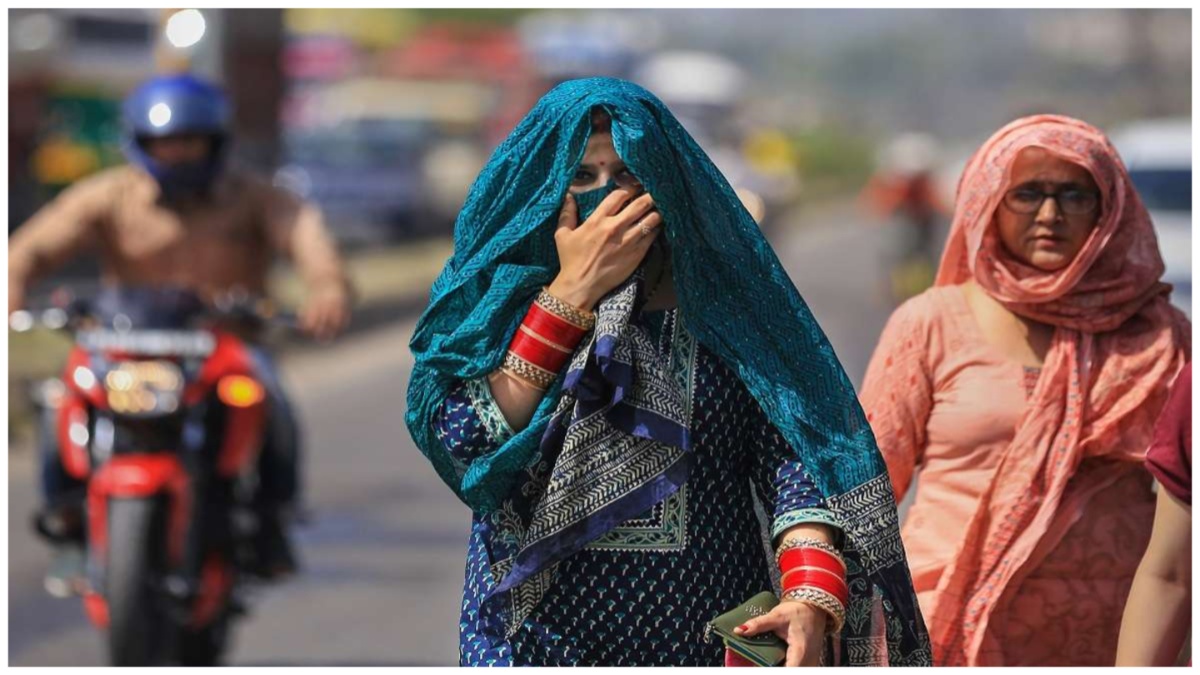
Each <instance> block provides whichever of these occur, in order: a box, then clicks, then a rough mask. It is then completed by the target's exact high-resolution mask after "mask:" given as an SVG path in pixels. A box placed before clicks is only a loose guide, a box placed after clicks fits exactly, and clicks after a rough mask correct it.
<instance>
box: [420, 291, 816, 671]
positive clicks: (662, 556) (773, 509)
mask: <svg viewBox="0 0 1200 675" xmlns="http://www.w3.org/2000/svg"><path fill="white" fill-rule="evenodd" d="M664 314H665V317H670V315H671V314H672V312H667V313H658V314H657V315H655V314H650V315H644V316H643V317H642V318H641V319H640V321H642V322H645V325H646V327H647V328H648V329H649V330H651V331H652V333H656V334H657V336H658V337H659V339H660V340H662V339H663V338H664V337H665V334H664V333H663V329H662V324H663V321H664V318H665V317H664V316H663V315H664ZM666 342H669V340H668V341H666ZM668 348H670V345H669V344H664V349H668ZM692 377H694V380H693V381H694V394H693V398H692V406H693V410H692V416H691V419H692V433H693V436H694V450H693V452H692V456H691V472H690V475H689V478H688V480H687V482H686V483H685V485H684V487H683V488H682V489H680V490H679V491H678V492H676V493H675V494H672V495H671V496H669V497H667V498H666V499H665V500H663V501H662V502H660V503H659V504H657V505H656V506H655V507H654V508H652V509H650V510H649V511H648V512H647V513H645V514H643V515H642V516H641V517H639V518H635V519H632V520H628V521H626V522H624V523H622V524H621V525H619V526H618V527H617V528H615V529H614V530H612V531H610V532H609V533H608V534H606V535H604V536H603V537H601V538H600V539H598V540H596V541H593V542H592V543H591V544H589V545H588V546H587V547H586V548H584V549H583V550H581V551H579V552H578V553H576V554H574V555H573V556H571V557H569V558H567V559H566V560H565V561H563V562H562V563H561V564H559V566H558V568H557V570H556V571H555V573H554V576H553V580H552V582H551V583H550V585H549V588H548V589H547V590H546V592H545V596H544V597H543V598H541V600H540V601H539V602H538V603H537V605H536V608H534V609H533V611H532V613H531V614H530V615H529V616H528V617H527V618H526V619H525V620H524V622H523V623H522V624H521V626H520V628H519V629H518V630H517V631H516V633H515V634H514V635H512V636H511V637H505V631H504V628H503V625H502V622H501V620H500V618H499V617H498V616H495V615H494V613H491V612H489V610H488V609H487V607H488V606H487V605H484V604H482V600H483V598H484V597H485V596H486V594H487V592H488V591H489V590H490V589H491V588H492V586H493V584H494V581H493V576H492V573H491V570H490V566H489V562H488V560H489V558H488V550H489V549H491V550H493V551H496V550H505V549H506V547H511V546H513V545H514V543H513V542H507V541H504V536H505V535H504V531H503V528H502V527H497V520H496V519H497V518H501V517H502V516H500V515H498V514H492V515H490V516H481V515H480V514H476V515H475V516H474V518H473V522H472V529H471V536H470V543H469V547H468V553H467V566H466V580H465V586H464V592H463V605H462V615H461V619H460V622H459V630H460V660H461V663H462V664H463V665H543V666H567V665H608V666H622V665H627V666H668V665H721V663H722V655H723V647H722V645H721V644H720V642H719V641H716V642H707V641H706V640H705V639H704V634H705V630H704V629H705V625H706V624H707V623H708V622H709V621H710V620H711V619H713V618H714V617H716V616H717V615H719V614H721V613H723V612H725V611H728V610H730V609H732V608H734V607H735V606H737V605H739V604H740V603H742V602H744V601H745V600H747V599H749V598H750V597H751V596H753V595H754V594H756V593H759V592H761V591H764V590H770V589H771V565H772V564H773V562H772V558H771V557H770V556H771V553H770V552H769V551H768V549H767V548H766V547H765V546H764V541H763V536H762V532H761V527H760V523H759V520H758V517H757V516H756V515H755V509H754V495H755V494H757V497H758V499H759V500H760V503H761V504H762V505H763V506H764V508H765V510H766V512H767V514H768V515H769V518H770V519H771V521H772V522H771V524H770V525H771V535H772V539H774V537H775V536H777V535H778V534H780V533H781V532H782V531H784V530H785V529H787V528H788V527H791V526H793V525H796V524H798V523H802V522H822V523H827V524H831V525H834V526H836V522H835V521H834V519H833V516H832V514H830V513H829V511H827V510H826V509H825V508H824V502H823V500H822V497H821V495H820V494H819V492H818V491H817V489H816V487H815V486H814V484H813V482H812V480H811V479H810V478H809V477H808V475H807V474H806V473H805V471H804V467H803V466H802V465H801V463H800V462H799V460H798V459H797V458H796V453H795V452H793V451H792V450H791V449H790V448H788V447H787V445H786V442H785V441H784V439H783V437H782V436H781V435H780V434H779V433H778V432H777V431H776V429H775V427H774V426H773V425H771V424H770V423H769V421H768V420H767V418H766V416H765V415H764V414H763V412H762V410H761V408H760V407H759V405H758V403H757V402H756V401H755V400H754V399H753V398H752V397H751V396H750V394H749V392H748V391H747V390H746V388H745V386H743V384H742V383H741V381H740V380H739V379H738V377H737V376H736V375H735V374H734V373H733V372H732V371H730V370H729V369H728V368H726V367H725V366H724V364H722V363H721V362H720V361H719V360H718V358H717V357H716V356H715V355H713V354H712V353H711V352H709V351H708V350H706V349H704V348H703V346H700V347H699V348H698V349H697V350H696V357H695V362H694V372H693V373H692ZM436 426H437V433H438V437H439V438H440V439H441V440H442V442H443V444H444V445H445V447H446V450H447V452H448V453H449V454H450V455H451V456H452V457H454V458H455V459H456V460H457V461H459V462H462V463H464V464H465V463H467V462H469V461H470V460H472V459H474V458H476V457H478V456H480V455H482V454H486V453H488V452H491V451H493V450H495V449H496V448H497V447H499V445H500V444H501V443H503V441H504V440H505V439H506V438H508V437H509V436H511V435H512V433H513V432H512V429H511V428H509V427H508V425H507V423H506V422H505V420H504V417H503V415H502V414H501V413H500V410H499V408H498V407H497V406H496V403H495V401H494V400H493V399H492V397H491V394H490V389H489V388H488V385H487V382H486V380H485V379H480V380H473V381H468V382H462V383H460V384H459V386H458V387H457V388H455V389H454V390H453V392H452V393H451V394H450V396H449V397H448V398H447V399H446V401H445V402H444V404H443V406H442V408H441V410H440V413H439V415H438V417H437V420H436ZM518 489H521V488H518Z"/></svg>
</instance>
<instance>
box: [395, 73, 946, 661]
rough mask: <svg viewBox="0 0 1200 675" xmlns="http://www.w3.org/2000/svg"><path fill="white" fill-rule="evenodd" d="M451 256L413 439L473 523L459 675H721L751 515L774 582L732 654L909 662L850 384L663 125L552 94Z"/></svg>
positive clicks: (753, 579)
mask: <svg viewBox="0 0 1200 675" xmlns="http://www.w3.org/2000/svg"><path fill="white" fill-rule="evenodd" d="M455 240H456V241H455V250H454V255H453V256H452V257H451V259H450V260H449V262H448V263H447V265H446V268H445V270H444V271H443V273H442V275H441V276H440V277H439V278H438V280H437V281H436V283H435V284H434V288H433V293H432V298H431V301H430V305H429V308H428V309H427V310H426V312H425V314H424V316H423V317H422V318H421V321H420V323H419V324H418V326H417V330H416V333H415V335H414V337H413V339H412V343H411V347H412V350H413V353H414V355H415V357H416V365H415V367H414V371H413V376H412V380H411V382H410V384H409V397H408V401H409V411H408V416H407V422H408V425H409V430H410V431H411V433H412V434H413V437H414V438H415V439H416V441H417V444H418V445H419V447H420V448H421V450H422V451H423V452H424V453H425V454H426V456H427V457H428V458H429V459H430V461H431V462H432V463H433V465H434V467H435V468H436V469H437V471H438V474H439V475H440V476H441V477H442V479H443V480H444V481H445V482H446V483H447V484H448V485H449V486H450V487H451V488H452V489H453V490H454V491H455V493H456V494H457V495H458V496H459V497H460V498H461V499H462V500H463V501H464V502H465V503H466V504H467V505H468V506H470V507H471V509H472V511H473V512H474V517H473V524H472V529H471V537H470V543H469V548H468V558H467V570H466V580H465V589H464V598H463V604H462V608H463V609H462V616H461V621H460V624H459V629H460V649H461V662H462V663H463V664H466V665H483V664H488V665H500V664H504V665H509V664H528V665H584V664H588V665H609V666H613V665H720V664H721V663H722V659H723V652H722V648H721V645H720V644H713V643H709V642H707V641H705V640H704V639H703V638H702V636H703V635H704V634H705V632H706V631H705V626H706V624H707V623H708V622H709V621H710V620H711V619H713V618H715V617H717V616H718V615H720V614H723V613H725V612H727V611H729V610H732V609H734V608H735V607H737V606H738V605H740V604H742V603H743V602H745V601H746V600H748V599H750V598H751V597H752V596H754V595H756V594H757V593H759V592H761V591H766V590H770V589H771V583H772V582H771V574H770V572H771V569H770V559H769V557H768V555H767V553H766V551H765V550H764V541H763V539H764V536H763V533H762V532H760V526H759V521H758V519H757V517H756V516H755V510H754V501H755V495H757V497H758V499H759V500H760V501H761V503H762V504H763V506H764V507H765V508H766V512H767V515H768V518H769V520H770V521H771V523H770V543H771V547H772V548H773V549H775V550H776V551H778V552H779V553H780V554H781V558H780V560H779V561H778V563H779V564H781V565H782V568H783V570H784V571H786V572H789V574H785V575H784V576H783V587H784V589H785V593H784V600H783V602H781V604H780V605H779V606H778V607H777V608H776V609H774V610H772V611H771V612H770V613H768V614H766V615H765V616H760V617H759V618H758V619H756V620H754V621H751V622H749V623H748V624H747V625H746V626H745V627H744V630H743V631H742V633H743V635H746V636H749V635H753V634H758V633H766V632H774V633H775V634H776V635H778V636H779V637H781V638H783V639H784V640H786V641H787V642H788V645H789V647H788V650H787V654H786V662H787V663H789V664H792V665H800V664H804V665H816V664H818V663H821V662H822V661H824V662H826V663H843V664H844V663H853V664H859V665H882V664H888V663H890V664H892V665H900V664H927V663H928V658H929V652H928V643H927V640H926V636H925V633H924V626H923V624H922V622H921V619H920V616H919V615H918V613H917V607H916V600H915V597H914V595H913V593H912V588H911V584H910V581H909V578H908V572H907V567H906V564H905V561H904V553H903V548H902V547H901V545H900V542H899V531H898V526H897V523H896V512H895V504H894V502H893V500H892V495H891V490H890V487H889V484H888V479H887V476H886V474H885V471H884V467H883V463H882V460H881V458H880V457H879V454H878V451H877V449H876V447H875V444H874V439H873V438H872V436H871V433H870V428H869V426H868V425H867V424H866V420H865V419H864V418H863V416H862V413H861V409H860V408H859V406H858V404H857V401H856V399H855V397H854V392H853V389H852V387H851V385H850V382H849V380H848V379H847V377H846V375H845V373H844V372H843V370H842V368H841V366H840V364H839V363H838V361H837V359H836V357H835V356H834V354H833V350H832V349H831V348H830V345H829V343H828V341H827V340H826V338H825V336H824V335H823V334H822V332H821V330H820V328H819V327H818V326H817V324H816V322H815V320H814V319H813V318H812V315H811V314H810V313H809V311H808V309H807V308H806V307H805V305H804V302H803V301H802V300H801V298H800V296H799V294H798V293H797V291H796V289H795V287H794V286H793V285H792V284H791V282H790V280H789V279H788V277H787V276H786V274H785V273H784V271H783V267H782V266H781V265H780V263H779V261H778V259H777V258H776V257H775V255H774V253H773V252H772V251H771V249H770V246H769V245H768V244H767V242H766V241H765V239H763V237H762V235H761V234H760V233H759V231H758V228H757V227H756V226H755V224H754V222H753V220H752V219H751V217H750V215H749V214H748V213H747V212H746V211H745V209H744V208H743V207H742V206H741V205H740V203H739V201H738V198H737V196H736V195H735V194H734V191H733V190H732V189H731V187H730V186H729V184H728V183H727V182H726V181H725V179H724V177H723V176H722V175H721V174H720V172H719V171H718V170H717V169H716V168H715V167H714V166H713V164H712V163H711V162H710V161H709V159H708V158H707V156H706V155H705V154H704V153H703V152H702V151H701V150H700V149H699V147H698V146H697V145H696V144H695V142H694V141H693V140H692V138H691V137H690V136H689V135H688V134H687V132H686V131H684V129H683V128H682V127H681V126H680V125H679V123H678V122H677V121H676V120H675V118H674V117H673V116H672V115H671V113H670V112H669V111H668V110H667V109H666V107H665V106H663V105H662V103H661V102H660V101H658V100H657V99H656V98H655V97H654V96H653V95H651V94H650V93H648V92H646V91H645V90H644V89H641V88H640V87H637V86H635V85H632V84H630V83H627V82H622V81H620V80H612V79H603V78H596V79H588V80H577V81H571V82H567V83H564V84H562V85H560V86H558V87H556V88H555V89H554V90H552V91H551V92H550V93H548V94H547V95H546V96H545V97H544V98H543V99H542V100H541V101H540V102H539V103H538V104H537V106H535V108H534V109H533V110H532V111H531V112H530V113H529V115H528V116H527V117H526V118H525V119H524V120H523V121H522V122H521V124H520V125H519V126H518V127H517V129H516V130H515V131H514V132H513V133H512V135H511V136H510V137H509V138H508V139H507V140H506V141H505V142H504V143H503V144H502V145H501V146H500V147H499V149H497V150H496V152H495V154H494V155H493V157H492V159H491V161H490V162H489V164H488V165H487V166H486V167H485V168H484V170H483V172H482V173H481V174H480V176H479V178H478V179H477V180H476V182H475V184H474V187H473V188H472V190H471V195H470V197H469V198H468V200H467V203H466V206H465V207H464V209H463V211H462V213H461V214H460V215H459V218H458V223H457V226H456V229H455ZM806 561H807V562H806ZM801 567H803V568H804V569H799V568H801ZM814 570H815V571H814ZM835 634H836V635H838V636H840V638H841V639H840V641H834V640H832V639H831V638H832V637H833V635H835ZM885 644H886V645H887V647H886V648H884V645H885Z"/></svg>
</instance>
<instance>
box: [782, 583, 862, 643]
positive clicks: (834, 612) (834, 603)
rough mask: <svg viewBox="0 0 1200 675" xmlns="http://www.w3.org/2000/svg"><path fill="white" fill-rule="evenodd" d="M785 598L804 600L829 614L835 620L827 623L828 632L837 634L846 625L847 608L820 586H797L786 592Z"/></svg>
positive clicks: (826, 629)
mask: <svg viewBox="0 0 1200 675" xmlns="http://www.w3.org/2000/svg"><path fill="white" fill-rule="evenodd" d="M783 599H784V600H794V601H796V602H803V603H805V604H806V605H811V606H813V607H816V608H817V609H820V610H822V611H824V612H825V613H826V614H828V615H829V618H830V619H833V622H832V625H830V623H826V624H825V632H826V633H829V634H831V635H836V634H838V633H841V632H842V626H844V625H846V608H845V607H844V606H843V605H842V603H841V602H840V601H839V600H838V599H837V598H835V597H833V596H832V595H831V594H829V593H828V592H826V591H824V590H821V589H820V588H813V587H811V586H803V587H801V588H795V589H792V590H790V591H788V592H786V593H784V594H783Z"/></svg>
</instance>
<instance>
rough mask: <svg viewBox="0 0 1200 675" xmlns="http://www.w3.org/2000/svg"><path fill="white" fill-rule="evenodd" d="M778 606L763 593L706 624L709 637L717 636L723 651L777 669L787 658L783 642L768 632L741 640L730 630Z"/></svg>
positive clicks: (740, 636) (740, 637)
mask: <svg viewBox="0 0 1200 675" xmlns="http://www.w3.org/2000/svg"><path fill="white" fill-rule="evenodd" d="M778 604H779V598H776V597H775V594H774V593H772V592H771V591H763V592H762V593H759V594H758V595H756V596H754V597H753V598H750V599H749V600H747V601H746V602H743V603H742V604H741V605H738V606H737V607H736V608H734V609H732V610H730V611H728V612H725V613H724V614H722V615H721V616H718V617H717V618H715V619H713V620H712V621H711V622H709V624H708V629H709V633H710V635H711V634H714V633H715V634H716V635H719V636H720V637H721V639H722V640H724V641H725V646H726V647H727V648H729V649H731V650H733V651H734V652H736V653H737V654H739V655H741V656H743V657H745V658H746V659H748V660H750V661H751V662H753V663H755V664H757V665H760V666H764V667H769V666H777V665H779V664H780V663H783V660H784V658H786V657H787V642H784V641H783V640H781V639H780V638H779V636H778V635H775V633H771V632H767V633H759V634H758V635H755V636H754V637H745V636H742V635H737V634H735V633H734V632H733V629H734V628H737V627H738V626H740V625H742V624H744V623H746V622H747V621H749V620H750V619H753V618H755V617H759V616H762V615H764V614H766V613H767V612H770V611H771V610H772V609H775V605H778Z"/></svg>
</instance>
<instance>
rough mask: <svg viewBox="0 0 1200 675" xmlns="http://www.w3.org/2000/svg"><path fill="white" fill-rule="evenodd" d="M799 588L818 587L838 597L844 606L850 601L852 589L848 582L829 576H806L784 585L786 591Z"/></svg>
mask: <svg viewBox="0 0 1200 675" xmlns="http://www.w3.org/2000/svg"><path fill="white" fill-rule="evenodd" d="M797 588H818V589H820V590H822V591H825V592H826V593H828V594H830V595H832V596H833V597H835V598H837V599H838V601H839V602H841V603H842V606H843V607H844V606H845V605H846V603H848V602H849V601H850V589H849V588H847V587H846V582H844V581H842V580H841V579H835V578H832V577H827V576H814V577H805V578H803V579H799V580H797V581H795V582H792V583H789V584H787V585H785V586H784V593H787V592H788V591H792V590H795V589H797Z"/></svg>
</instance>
